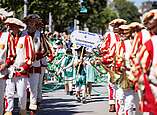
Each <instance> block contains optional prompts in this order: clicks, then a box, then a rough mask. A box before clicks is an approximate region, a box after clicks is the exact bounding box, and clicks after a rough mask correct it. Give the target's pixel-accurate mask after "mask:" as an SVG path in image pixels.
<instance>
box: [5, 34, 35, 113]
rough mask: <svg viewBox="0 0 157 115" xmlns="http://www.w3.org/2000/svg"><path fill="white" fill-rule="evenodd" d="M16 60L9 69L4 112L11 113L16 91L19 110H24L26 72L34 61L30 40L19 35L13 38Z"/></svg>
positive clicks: (25, 36) (23, 35)
mask: <svg viewBox="0 0 157 115" xmlns="http://www.w3.org/2000/svg"><path fill="white" fill-rule="evenodd" d="M14 43H15V50H16V58H15V61H14V64H13V65H12V66H11V67H10V68H9V69H10V71H11V73H10V74H9V76H10V78H11V79H8V80H7V82H6V84H7V85H6V92H5V93H6V109H5V111H6V112H12V111H13V107H14V92H15V87H16V89H17V95H18V98H19V108H20V110H25V109H26V99H27V92H26V88H27V81H28V77H29V74H28V70H29V68H30V66H31V64H32V61H33V59H34V53H33V42H32V38H31V37H30V36H28V35H25V34H21V35H19V36H17V37H16V36H14Z"/></svg>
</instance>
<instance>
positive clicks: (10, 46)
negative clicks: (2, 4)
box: [0, 12, 15, 115]
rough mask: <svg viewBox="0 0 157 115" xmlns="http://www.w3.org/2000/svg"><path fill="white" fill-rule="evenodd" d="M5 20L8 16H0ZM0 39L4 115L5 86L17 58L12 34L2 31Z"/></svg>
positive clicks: (0, 105) (0, 96) (0, 98)
mask: <svg viewBox="0 0 157 115" xmlns="http://www.w3.org/2000/svg"><path fill="white" fill-rule="evenodd" d="M0 14H1V12H0ZM5 20H6V16H5V15H4V14H3V15H0V21H1V22H2V23H4V21H5ZM0 39H1V40H0V101H1V102H0V115H3V110H4V106H3V105H4V93H5V86H6V85H5V84H6V79H8V77H9V76H8V75H9V70H8V68H9V67H10V65H12V64H13V61H14V58H15V46H14V42H13V36H12V35H11V33H10V32H4V31H1V32H0Z"/></svg>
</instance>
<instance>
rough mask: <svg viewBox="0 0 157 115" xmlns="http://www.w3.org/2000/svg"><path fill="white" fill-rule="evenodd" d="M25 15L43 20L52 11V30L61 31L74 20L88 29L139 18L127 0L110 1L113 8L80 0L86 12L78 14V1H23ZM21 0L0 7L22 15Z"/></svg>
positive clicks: (6, 1) (93, 0)
mask: <svg viewBox="0 0 157 115" xmlns="http://www.w3.org/2000/svg"><path fill="white" fill-rule="evenodd" d="M27 1H28V4H27V6H28V14H32V13H37V14H39V15H40V16H41V17H42V18H43V19H44V20H46V22H48V14H49V12H51V13H52V18H53V25H54V27H55V30H59V31H64V30H65V29H67V27H68V26H69V25H72V23H73V20H74V19H78V20H79V21H80V26H81V27H83V25H84V24H85V23H86V25H87V27H88V28H89V30H90V31H91V32H100V30H103V31H105V29H106V26H107V24H108V23H109V22H110V21H111V20H113V19H115V18H117V16H118V15H117V14H119V17H120V18H124V19H126V20H128V21H129V22H132V21H139V13H138V9H137V7H136V6H134V4H133V3H131V2H129V1H127V0H114V5H115V9H116V10H117V11H114V10H115V9H114V8H113V7H110V6H107V0H84V4H83V5H84V6H85V7H86V8H87V10H88V12H87V13H86V14H81V13H80V8H81V5H80V3H79V1H80V0H27ZM23 5H24V0H2V1H1V7H3V8H7V9H8V10H13V11H15V14H16V15H15V17H18V18H20V19H22V18H23Z"/></svg>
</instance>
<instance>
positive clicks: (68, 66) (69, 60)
mask: <svg viewBox="0 0 157 115" xmlns="http://www.w3.org/2000/svg"><path fill="white" fill-rule="evenodd" d="M73 62H74V57H73V55H72V49H67V50H66V55H65V56H64V59H63V61H62V64H61V69H62V71H63V75H64V80H65V91H66V93H67V94H68V95H69V94H70V95H73V90H72V85H73Z"/></svg>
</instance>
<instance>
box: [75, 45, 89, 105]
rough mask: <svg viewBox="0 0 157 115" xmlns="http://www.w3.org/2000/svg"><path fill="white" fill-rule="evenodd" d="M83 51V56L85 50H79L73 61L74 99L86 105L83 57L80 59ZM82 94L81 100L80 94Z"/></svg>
mask: <svg viewBox="0 0 157 115" xmlns="http://www.w3.org/2000/svg"><path fill="white" fill-rule="evenodd" d="M82 50H83V54H85V50H84V49H82V47H81V48H79V49H78V50H77V51H78V52H77V53H78V56H77V57H76V59H75V62H74V63H75V64H74V65H75V68H76V85H75V89H76V98H77V101H78V102H81V101H82V103H86V72H85V69H86V68H85V63H84V60H83V56H82V57H81V53H82ZM81 92H82V99H81V96H80V93H81Z"/></svg>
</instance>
